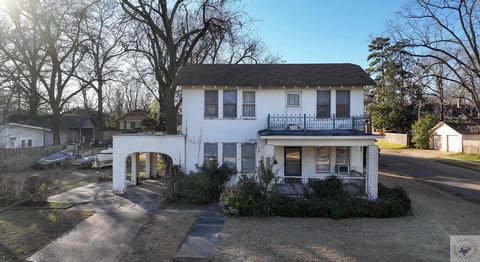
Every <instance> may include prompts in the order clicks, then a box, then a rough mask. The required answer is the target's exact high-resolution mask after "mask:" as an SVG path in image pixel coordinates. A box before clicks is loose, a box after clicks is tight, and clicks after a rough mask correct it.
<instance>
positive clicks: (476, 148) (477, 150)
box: [463, 140, 480, 154]
mask: <svg viewBox="0 0 480 262" xmlns="http://www.w3.org/2000/svg"><path fill="white" fill-rule="evenodd" d="M463 153H465V154H480V141H478V140H463Z"/></svg>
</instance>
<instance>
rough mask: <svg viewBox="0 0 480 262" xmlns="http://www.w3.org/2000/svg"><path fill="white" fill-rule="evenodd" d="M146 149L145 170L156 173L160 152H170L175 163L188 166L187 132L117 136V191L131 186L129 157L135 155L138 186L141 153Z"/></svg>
mask: <svg viewBox="0 0 480 262" xmlns="http://www.w3.org/2000/svg"><path fill="white" fill-rule="evenodd" d="M142 152H145V153H146V158H145V160H146V161H145V173H146V176H147V177H149V176H150V175H151V174H152V173H155V168H156V163H155V159H157V158H156V154H157V153H161V154H165V155H168V156H169V157H170V158H171V159H172V164H173V165H179V166H181V167H182V169H184V168H185V137H184V136H183V135H146V134H131V135H115V136H113V192H114V193H116V194H123V193H125V191H126V188H127V182H128V181H127V158H128V157H131V160H132V164H131V169H132V173H131V174H132V175H131V180H130V181H129V182H130V183H131V184H132V185H136V181H137V175H138V162H139V160H138V159H139V157H138V155H139V153H142Z"/></svg>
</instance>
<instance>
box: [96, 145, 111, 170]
mask: <svg viewBox="0 0 480 262" xmlns="http://www.w3.org/2000/svg"><path fill="white" fill-rule="evenodd" d="M112 164H113V148H107V149H105V150H102V151H100V153H98V154H97V157H96V160H95V166H96V167H104V166H111V165H112Z"/></svg>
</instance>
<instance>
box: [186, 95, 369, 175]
mask: <svg viewBox="0 0 480 262" xmlns="http://www.w3.org/2000/svg"><path fill="white" fill-rule="evenodd" d="M223 89H225V87H223V88H221V87H217V89H215V88H214V87H206V88H205V89H204V88H203V87H201V86H196V87H186V86H183V87H182V94H183V96H182V115H183V118H182V133H183V134H185V136H186V149H187V153H186V169H187V171H190V170H194V169H195V168H196V165H201V164H202V162H203V144H204V143H222V142H223V143H239V145H240V144H241V143H244V142H257V145H258V146H261V145H260V144H259V141H260V140H259V139H258V131H260V130H262V129H266V128H267V117H268V114H287V113H288V112H289V111H287V109H286V93H287V92H301V108H300V110H299V111H298V113H301V114H307V115H312V116H314V115H315V114H316V110H317V90H318V89H317V88H308V89H307V88H298V89H294V88H286V89H283V88H281V87H276V88H250V89H249V88H244V87H242V88H238V91H237V119H223ZM322 89H324V90H331V103H330V104H331V114H332V115H333V114H335V113H336V111H335V110H336V96H335V94H336V91H335V90H336V88H334V87H332V88H331V89H330V88H329V87H325V88H322ZM338 89H341V88H340V87H338ZM205 90H218V111H219V118H218V119H206V118H205V117H204V93H205ZM226 90H237V88H236V87H228V88H227V89H226ZM341 90H350V114H351V116H363V115H364V106H363V97H364V90H363V88H361V87H355V88H346V87H344V88H343V89H341ZM242 91H255V96H256V97H255V103H256V108H255V110H256V116H255V118H254V119H242V118H241V116H242V98H243V96H242ZM220 147H221V146H220V145H219V150H218V152H219V156H220V158H221V154H220V153H221V152H220V150H221V148H220ZM258 151H259V152H261V151H262V150H260V149H259V150H258ZM237 157H240V154H239V151H237ZM257 157H258V156H257Z"/></svg>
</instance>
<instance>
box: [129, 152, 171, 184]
mask: <svg viewBox="0 0 480 262" xmlns="http://www.w3.org/2000/svg"><path fill="white" fill-rule="evenodd" d="M125 161H126V170H127V172H126V176H127V181H128V182H130V184H132V185H137V184H138V183H139V180H140V179H148V178H157V177H161V176H164V175H165V172H166V170H167V167H169V166H172V165H173V160H172V157H170V156H169V155H167V154H165V153H161V152H134V153H131V154H129V155H128V157H127V158H126V160H125Z"/></svg>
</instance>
